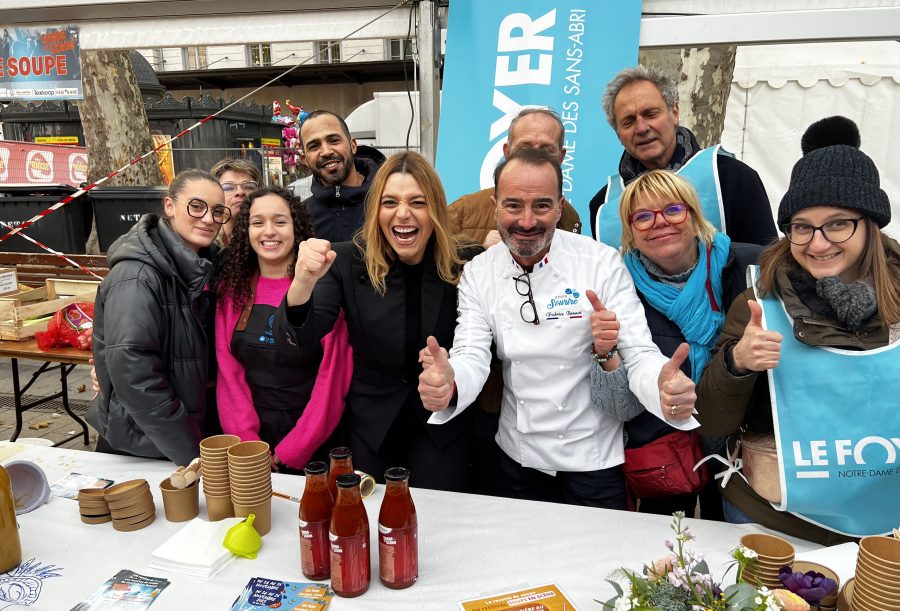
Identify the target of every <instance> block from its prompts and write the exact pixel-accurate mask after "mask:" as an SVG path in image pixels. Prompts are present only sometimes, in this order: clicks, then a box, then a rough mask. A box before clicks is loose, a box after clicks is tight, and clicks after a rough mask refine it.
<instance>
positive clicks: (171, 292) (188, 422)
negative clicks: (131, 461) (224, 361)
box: [88, 214, 213, 465]
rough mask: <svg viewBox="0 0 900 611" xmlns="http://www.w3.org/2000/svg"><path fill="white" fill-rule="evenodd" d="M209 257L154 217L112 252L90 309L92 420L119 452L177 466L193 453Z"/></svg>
mask: <svg viewBox="0 0 900 611" xmlns="http://www.w3.org/2000/svg"><path fill="white" fill-rule="evenodd" d="M212 254H213V253H211V252H207V251H206V250H205V249H204V250H203V251H201V253H200V256H198V255H197V254H195V253H194V252H193V251H191V250H190V249H189V248H188V247H187V246H186V245H185V244H184V242H183V241H182V239H181V238H180V237H179V236H178V234H176V233H175V232H174V231H173V230H172V228H171V226H170V225H169V224H168V222H166V221H163V220H161V219H160V218H159V217H158V216H156V215H154V214H146V215H144V216H143V217H142V218H141V220H139V221H138V222H137V224H136V225H135V226H134V227H132V228H131V230H130V231H129V232H128V233H127V234H126V235H124V236H122V237H121V238H119V239H118V240H117V241H116V242H115V243H114V244H113V245H112V247H110V249H109V254H108V256H109V266H110V272H109V276H107V277H106V279H105V280H104V281H103V283H102V284H101V285H100V290H99V291H98V293H97V300H96V302H95V304H94V364H95V367H96V368H97V378H98V380H99V382H100V394H99V395H98V396H97V398H96V399H95V400H94V403H93V404H92V405H91V408H90V410H89V411H88V421H89V422H90V423H91V425H93V426H94V428H96V429H97V431H99V433H100V435H102V436H103V437H104V438H105V439H106V440H107V441H108V442H109V444H110V445H111V446H112V447H114V448H116V449H117V450H121V451H123V452H127V453H129V454H133V455H135V456H145V457H148V458H168V459H169V460H171V461H172V462H174V463H176V464H179V465H186V464H188V463H189V462H190V461H191V460H193V459H194V458H195V457H196V456H197V455H198V452H199V445H198V444H199V442H200V439H201V436H202V430H203V419H204V410H205V403H206V400H205V394H206V382H207V366H208V358H209V352H208V340H207V337H206V332H205V331H204V321H205V318H206V316H208V315H210V314H211V312H209V311H208V310H209V309H210V308H209V307H208V304H209V303H211V301H210V299H209V296H208V295H207V292H206V291H205V287H206V286H207V284H208V282H209V279H210V276H211V275H212V270H213V264H212V262H211V261H210V256H211V255H212Z"/></svg>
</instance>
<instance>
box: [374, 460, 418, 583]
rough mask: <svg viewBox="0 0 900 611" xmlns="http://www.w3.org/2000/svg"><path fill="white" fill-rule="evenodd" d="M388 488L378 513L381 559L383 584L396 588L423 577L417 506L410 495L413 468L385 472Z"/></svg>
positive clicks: (379, 555)
mask: <svg viewBox="0 0 900 611" xmlns="http://www.w3.org/2000/svg"><path fill="white" fill-rule="evenodd" d="M384 480H385V482H386V483H387V488H385V491H384V500H383V501H382V502H381V511H380V512H379V513H378V560H379V567H380V573H381V583H383V584H384V585H385V586H387V587H388V588H394V589H396V590H399V589H402V588H408V587H409V586H411V585H412V584H414V583H415V582H416V579H418V578H419V534H418V530H419V528H418V521H417V520H416V506H415V505H414V504H413V500H412V496H410V494H409V470H408V469H405V468H403V467H391V468H390V469H388V470H387V471H385V472H384Z"/></svg>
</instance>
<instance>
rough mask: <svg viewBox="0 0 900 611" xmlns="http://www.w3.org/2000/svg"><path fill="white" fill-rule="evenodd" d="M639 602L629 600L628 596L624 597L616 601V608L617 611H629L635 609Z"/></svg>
mask: <svg viewBox="0 0 900 611" xmlns="http://www.w3.org/2000/svg"><path fill="white" fill-rule="evenodd" d="M635 602H637V601H635V600H632V599H630V598H628V596H626V595H622V596H620V597H619V598H617V599H616V606H615V607H614V609H615V611H629V610H630V609H633V608H634V603H635Z"/></svg>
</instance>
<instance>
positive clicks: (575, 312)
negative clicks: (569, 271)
mask: <svg viewBox="0 0 900 611" xmlns="http://www.w3.org/2000/svg"><path fill="white" fill-rule="evenodd" d="M580 297H581V293H579V292H578V291H576V290H575V289H569V288H567V289H565V291H563V292H562V293H560V294H559V295H555V296H553V297H551V298H550V301H548V302H547V304H546V307H545V316H544V318H545V319H546V320H559V319H560V318H584V312H583V311H582V309H581V306H579V304H578V300H579V298H580Z"/></svg>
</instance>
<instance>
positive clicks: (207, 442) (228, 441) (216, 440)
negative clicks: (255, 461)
mask: <svg viewBox="0 0 900 611" xmlns="http://www.w3.org/2000/svg"><path fill="white" fill-rule="evenodd" d="M240 442H241V438H240V437H238V436H237V435H213V436H212V437H207V438H205V439H203V440H202V441H201V442H200V456H203V455H204V454H211V455H214V454H220V453H224V452H226V451H227V450H228V448H230V447H231V446H233V445H235V444H238V443H240ZM202 460H203V459H202V458H201V461H202Z"/></svg>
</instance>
